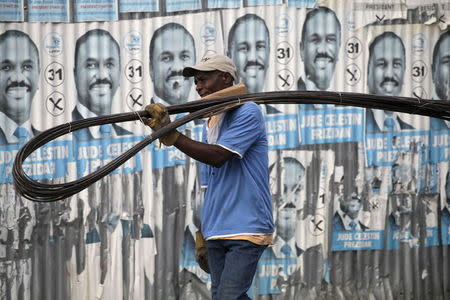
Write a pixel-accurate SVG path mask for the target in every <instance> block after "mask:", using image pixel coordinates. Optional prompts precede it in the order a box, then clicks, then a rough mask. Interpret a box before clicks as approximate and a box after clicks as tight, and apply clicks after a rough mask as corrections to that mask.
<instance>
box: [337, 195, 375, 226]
mask: <svg viewBox="0 0 450 300" xmlns="http://www.w3.org/2000/svg"><path fill="white" fill-rule="evenodd" d="M362 207H363V204H362V200H361V197H359V196H358V195H357V194H356V193H353V194H352V195H351V196H350V197H349V198H347V199H345V197H341V198H340V199H339V209H338V210H336V213H335V214H334V218H333V231H346V230H351V231H361V230H362V231H364V230H367V229H368V228H369V227H368V226H367V225H365V224H364V223H363V222H362V221H361V219H360V218H361V213H360V212H361V209H362Z"/></svg>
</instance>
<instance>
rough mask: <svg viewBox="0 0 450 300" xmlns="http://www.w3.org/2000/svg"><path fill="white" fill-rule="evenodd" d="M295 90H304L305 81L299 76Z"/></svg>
mask: <svg viewBox="0 0 450 300" xmlns="http://www.w3.org/2000/svg"><path fill="white" fill-rule="evenodd" d="M297 91H306V83H305V81H304V80H303V78H301V77H299V78H298V80H297Z"/></svg>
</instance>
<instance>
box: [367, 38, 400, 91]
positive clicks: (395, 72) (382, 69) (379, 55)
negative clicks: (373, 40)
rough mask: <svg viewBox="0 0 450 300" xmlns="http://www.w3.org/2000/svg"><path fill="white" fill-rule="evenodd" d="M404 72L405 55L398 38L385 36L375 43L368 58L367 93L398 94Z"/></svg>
mask: <svg viewBox="0 0 450 300" xmlns="http://www.w3.org/2000/svg"><path fill="white" fill-rule="evenodd" d="M404 74H405V56H404V53H403V47H402V44H401V42H400V40H399V39H397V38H392V37H386V38H384V39H382V40H380V41H378V43H377V44H376V45H375V47H374V48H373V52H372V57H370V58H369V72H368V86H369V93H371V94H376V95H385V96H398V95H400V93H401V91H402V86H403V77H404Z"/></svg>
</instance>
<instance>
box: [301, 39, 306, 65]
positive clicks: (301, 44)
mask: <svg viewBox="0 0 450 300" xmlns="http://www.w3.org/2000/svg"><path fill="white" fill-rule="evenodd" d="M303 51H304V49H303V42H300V58H301V59H302V61H305V60H304V59H303Z"/></svg>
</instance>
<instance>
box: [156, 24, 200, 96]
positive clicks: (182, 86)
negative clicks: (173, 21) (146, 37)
mask: <svg viewBox="0 0 450 300" xmlns="http://www.w3.org/2000/svg"><path fill="white" fill-rule="evenodd" d="M154 43H155V44H154V45H155V47H154V50H153V54H152V57H151V58H150V60H151V64H150V66H151V77H152V80H153V85H154V91H155V94H156V95H157V96H158V97H160V98H161V99H163V100H164V101H167V102H168V103H170V104H178V103H183V102H186V101H187V100H188V97H189V91H190V90H191V87H192V78H190V77H184V76H183V69H184V68H185V67H188V66H192V65H193V64H194V63H195V48H194V44H193V42H192V40H191V38H190V37H189V36H188V35H187V34H186V33H185V32H184V31H183V30H179V29H175V30H166V31H164V32H163V33H162V34H161V35H160V36H159V37H157V38H156V39H155V41H154Z"/></svg>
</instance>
